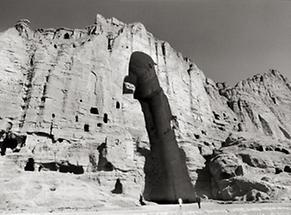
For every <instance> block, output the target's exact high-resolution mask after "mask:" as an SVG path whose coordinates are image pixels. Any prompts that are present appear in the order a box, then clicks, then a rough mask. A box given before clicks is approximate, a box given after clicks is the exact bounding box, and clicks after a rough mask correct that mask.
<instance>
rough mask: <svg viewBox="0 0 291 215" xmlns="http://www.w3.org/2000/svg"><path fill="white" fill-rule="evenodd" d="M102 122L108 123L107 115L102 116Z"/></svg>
mask: <svg viewBox="0 0 291 215" xmlns="http://www.w3.org/2000/svg"><path fill="white" fill-rule="evenodd" d="M103 122H104V123H108V114H107V113H104V115H103Z"/></svg>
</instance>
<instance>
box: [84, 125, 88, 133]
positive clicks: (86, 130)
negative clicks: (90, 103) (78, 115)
mask: <svg viewBox="0 0 291 215" xmlns="http://www.w3.org/2000/svg"><path fill="white" fill-rule="evenodd" d="M84 131H85V132H89V124H85V125H84Z"/></svg>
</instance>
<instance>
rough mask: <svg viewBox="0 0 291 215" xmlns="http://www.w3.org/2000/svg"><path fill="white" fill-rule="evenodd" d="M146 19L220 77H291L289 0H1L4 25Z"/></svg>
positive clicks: (1, 24) (157, 33) (79, 25)
mask: <svg viewBox="0 0 291 215" xmlns="http://www.w3.org/2000/svg"><path fill="white" fill-rule="evenodd" d="M97 13H100V14H102V15H103V16H105V17H106V18H109V17H112V16H114V17H116V18H118V19H119V20H121V21H123V22H126V23H132V22H137V21H139V22H142V23H143V24H144V25H145V26H146V28H147V29H148V30H149V31H150V32H152V33H153V34H154V35H155V36H156V37H157V38H158V39H161V40H165V41H168V42H169V43H170V44H171V45H172V46H173V47H174V48H175V49H176V50H177V51H180V52H182V53H183V55H184V56H188V57H190V58H191V59H192V60H193V61H194V62H195V63H196V64H197V65H198V66H199V67H200V68H201V69H202V70H203V71H204V72H205V74H206V76H208V77H210V78H212V79H213V80H215V81H226V82H228V83H230V84H234V83H236V82H237V81H239V80H242V79H245V78H247V77H250V76H252V75H254V74H258V73H263V72H266V71H267V70H268V69H270V68H274V69H278V70H279V71H281V72H282V73H283V74H284V75H286V76H287V77H288V79H289V80H290V81H291V1H290V0H0V31H3V30H5V29H7V28H9V27H11V26H13V25H14V24H15V22H16V21H17V20H18V19H21V18H28V19H29V20H30V21H31V23H32V24H31V26H32V28H40V27H42V28H48V27H55V28H57V27H70V28H84V27H85V26H87V25H89V24H92V23H93V22H94V18H95V15H96V14H97Z"/></svg>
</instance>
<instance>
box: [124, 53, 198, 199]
mask: <svg viewBox="0 0 291 215" xmlns="http://www.w3.org/2000/svg"><path fill="white" fill-rule="evenodd" d="M154 64H155V63H154V62H153V60H152V58H151V57H150V56H148V55H146V54H145V53H142V52H134V53H133V54H132V55H131V58H130V62H129V74H128V76H126V77H125V78H124V83H123V94H134V99H137V100H138V101H139V103H140V105H141V108H142V112H143V114H144V120H145V124H146V130H147V133H148V137H149V141H150V148H151V149H150V150H146V149H144V148H137V151H138V152H139V153H140V154H142V155H143V156H145V158H146V161H145V166H144V172H145V187H144V193H143V195H144V198H145V199H146V200H149V201H153V202H156V203H159V204H177V203H178V199H179V198H181V199H183V202H185V203H187V202H188V203H189V202H195V201H196V195H195V192H194V188H193V186H192V184H191V180H190V177H189V174H188V170H187V167H186V162H185V153H184V151H183V150H181V149H179V147H178V144H177V141H176V137H175V133H174V130H173V128H172V127H171V120H172V119H173V115H172V113H171V108H170V105H169V102H168V99H167V97H166V95H165V94H164V92H163V90H162V88H161V87H160V84H159V81H158V77H157V75H156V72H155V69H154Z"/></svg>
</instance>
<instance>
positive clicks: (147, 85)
mask: <svg viewBox="0 0 291 215" xmlns="http://www.w3.org/2000/svg"><path fill="white" fill-rule="evenodd" d="M154 66H155V63H154V61H153V59H152V58H151V57H150V56H149V55H147V54H145V53H143V52H133V53H132V54H131V57H130V61H129V71H128V75H127V76H126V77H125V78H124V84H123V93H125V94H126V93H134V97H135V98H137V99H139V98H146V97H150V96H151V95H152V94H153V93H154V92H156V91H158V90H161V88H160V85H159V81H158V77H157V75H156V71H155V68H154Z"/></svg>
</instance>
